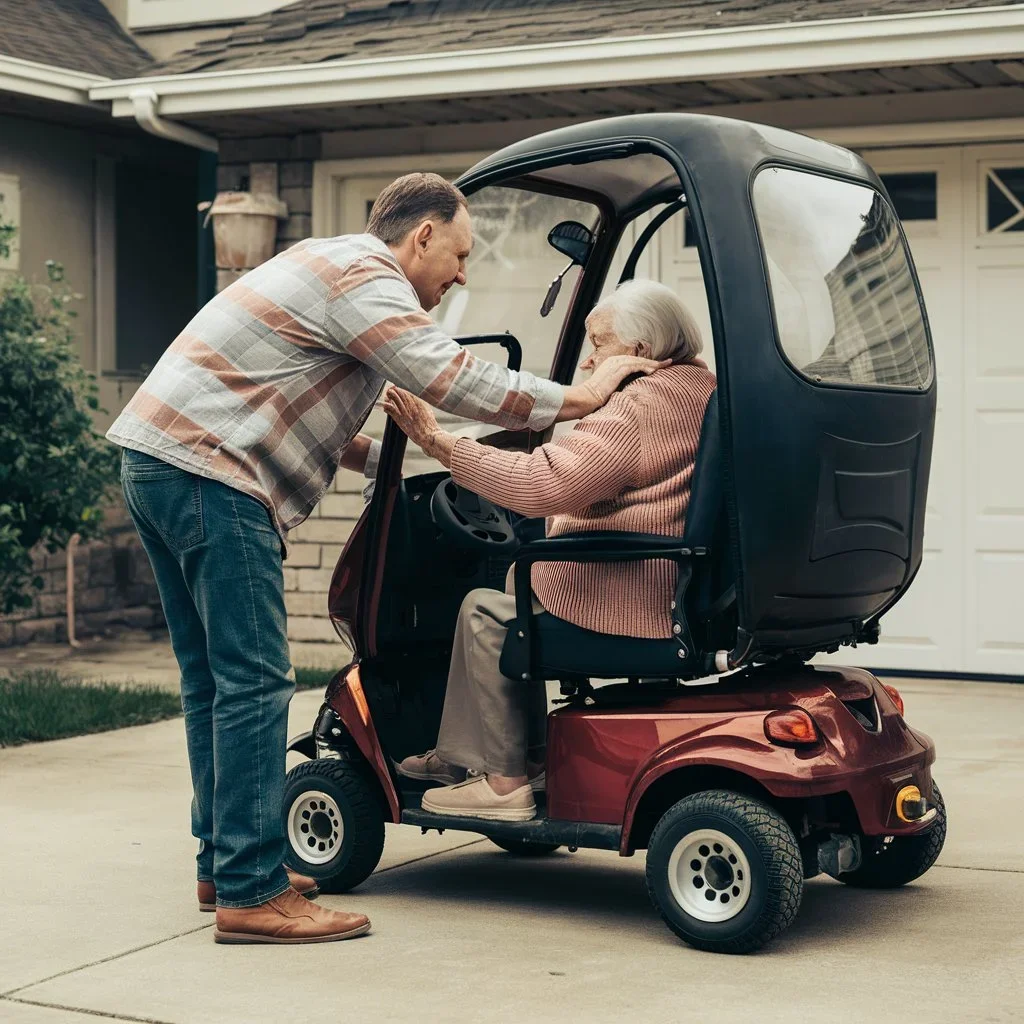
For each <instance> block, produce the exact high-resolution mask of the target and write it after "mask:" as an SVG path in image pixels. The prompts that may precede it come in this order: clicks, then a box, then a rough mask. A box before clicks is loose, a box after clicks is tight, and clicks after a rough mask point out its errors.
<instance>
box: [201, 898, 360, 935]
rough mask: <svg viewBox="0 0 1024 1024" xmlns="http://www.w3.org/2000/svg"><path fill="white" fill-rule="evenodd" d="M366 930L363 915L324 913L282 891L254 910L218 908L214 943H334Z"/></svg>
mask: <svg viewBox="0 0 1024 1024" xmlns="http://www.w3.org/2000/svg"><path fill="white" fill-rule="evenodd" d="M369 930H370V920H369V918H367V917H365V916H364V915H363V914H345V913H342V912H341V911H338V910H326V909H325V908H324V907H318V906H317V905H316V904H315V903H310V902H309V900H304V899H303V898H302V897H301V896H300V895H299V894H298V893H297V892H296V891H295V890H294V889H285V891H284V892H283V893H281V895H280V896H275V897H274V898H273V899H272V900H268V901H267V902H266V903H261V904H260V905H259V906H258V907H218V908H217V927H216V928H215V929H214V930H213V941H214V942H280V943H285V942H335V941H337V940H338V939H354V938H355V937H356V936H357V935H365V934H366V933H367V932H368V931H369Z"/></svg>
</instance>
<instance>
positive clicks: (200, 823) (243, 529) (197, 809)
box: [121, 449, 295, 907]
mask: <svg viewBox="0 0 1024 1024" xmlns="http://www.w3.org/2000/svg"><path fill="white" fill-rule="evenodd" d="M121 485H122V487H123V489H124V496H125V501H126V502H127V505H128V511H129V512H130V513H131V517H132V519H133V520H134V521H135V526H136V528H137V529H138V531H139V535H140V536H141V537H142V543H143V545H144V546H145V549H146V553H147V554H148V555H149V560H150V562H151V563H152V565H153V573H154V575H155V576H156V582H157V586H158V587H159V588H160V600H161V602H162V604H163V608H164V616H165V617H166V619H167V626H168V628H169V630H170V634H171V644H172V646H173V648H174V655H175V657H176V658H177V660H178V666H179V668H180V669H181V704H182V709H183V710H184V712H185V734H186V739H187V742H188V759H189V764H190V766H191V769H192V791H193V798H192V834H193V835H194V836H195V837H196V838H197V839H198V840H199V854H198V856H197V858H196V859H197V862H198V877H199V878H200V879H201V880H209V879H212V880H213V882H214V883H215V885H216V888H217V903H218V905H219V906H224V907H250V906H255V905H256V904H258V903H263V902H265V901H266V900H269V899H273V898H274V897H275V896H277V895H279V894H280V893H282V892H284V891H285V889H287V888H288V878H287V876H286V874H285V871H284V868H283V866H282V863H283V861H284V857H285V835H284V826H283V823H282V803H283V800H284V777H285V745H286V743H287V728H288V702H289V701H290V700H291V696H292V694H293V693H294V691H295V684H294V683H293V682H292V681H291V679H289V677H288V673H289V670H290V667H291V666H290V657H289V651H288V637H287V628H286V622H285V608H284V575H283V572H282V567H281V541H280V538H279V537H278V535H277V532H276V531H275V529H274V527H273V524H272V523H271V520H270V514H269V513H268V512H267V510H266V508H264V506H263V505H262V504H260V502H258V501H257V500H256V499H255V498H252V497H250V496H249V495H247V494H243V493H242V492H241V491H237V490H235V489H234V488H231V487H227V486H226V485H224V484H221V483H217V482H216V481H213V480H206V479H203V478H202V477H198V476H194V475H193V474H191V473H186V472H185V471H184V470H182V469H178V468H177V467H175V466H171V465H169V464H168V463H166V462H162V461H160V460H159V459H155V458H152V457H151V456H149V455H145V454H143V453H142V452H137V451H132V450H130V449H125V451H124V453H123V456H122V462H121Z"/></svg>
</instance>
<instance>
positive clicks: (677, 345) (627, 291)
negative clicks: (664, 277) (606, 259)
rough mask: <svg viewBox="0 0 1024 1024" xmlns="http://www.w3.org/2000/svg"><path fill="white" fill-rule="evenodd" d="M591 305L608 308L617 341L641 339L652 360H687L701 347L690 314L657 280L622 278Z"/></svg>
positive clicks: (628, 341) (697, 330) (698, 331)
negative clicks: (605, 294)
mask: <svg viewBox="0 0 1024 1024" xmlns="http://www.w3.org/2000/svg"><path fill="white" fill-rule="evenodd" d="M594 308H595V309H607V310H608V311H610V312H611V314H612V322H613V323H614V324H615V333H616V334H617V335H618V336H619V340H620V341H623V342H625V343H626V344H629V343H631V342H637V341H638V342H644V343H645V344H646V345H647V347H648V349H649V350H650V357H651V358H652V359H673V360H675V361H676V362H687V361H688V360H691V359H694V358H696V357H697V356H698V355H700V353H701V351H702V350H703V348H704V340H703V338H701V334H700V328H699V327H698V326H697V321H696V320H694V318H693V314H692V313H691V312H690V311H689V310H688V309H687V308H686V306H685V305H684V304H683V301H682V299H680V298H679V296H678V295H676V293H675V292H674V291H672V289H671V288H669V287H667V286H666V285H663V284H661V283H660V282H658V281H645V280H634V281H625V282H624V283H623V284H620V285H619V287H618V288H616V289H615V291H613V292H612V293H611V295H608V296H606V297H605V298H603V299H602V300H601V301H600V302H599V303H598V304H597V305H596V306H595V307H594Z"/></svg>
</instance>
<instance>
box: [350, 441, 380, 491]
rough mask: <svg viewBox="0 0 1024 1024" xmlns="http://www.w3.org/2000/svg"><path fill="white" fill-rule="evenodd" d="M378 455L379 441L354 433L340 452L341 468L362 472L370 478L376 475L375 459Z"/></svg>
mask: <svg viewBox="0 0 1024 1024" xmlns="http://www.w3.org/2000/svg"><path fill="white" fill-rule="evenodd" d="M379 456H380V441H375V440H374V439H373V438H372V437H367V436H366V434H356V436H355V437H353V438H352V440H351V441H349V443H348V447H347V448H346V449H345V450H344V452H342V454H341V460H340V461H341V466H342V468H343V469H351V470H354V471H355V472H356V473H362V474H363V475H364V476H366V477H369V478H370V479H371V480H372V479H373V478H374V477H376V475H377V459H378V458H379Z"/></svg>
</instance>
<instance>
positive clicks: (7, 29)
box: [0, 0, 215, 645]
mask: <svg viewBox="0 0 1024 1024" xmlns="http://www.w3.org/2000/svg"><path fill="white" fill-rule="evenodd" d="M154 65H155V60H154V58H153V57H152V56H151V55H150V54H149V53H148V52H146V50H145V49H143V48H142V47H141V46H140V45H139V44H138V43H137V42H136V41H135V40H133V39H132V37H131V36H130V35H129V34H128V33H127V32H126V31H125V30H124V29H123V28H122V27H121V26H120V25H119V24H118V22H117V20H116V19H115V18H114V17H113V15H112V14H111V13H110V12H109V11H108V10H107V9H106V8H105V7H104V6H103V4H102V3H100V0H75V2H74V3H68V2H62V0H36V2H33V3H31V4H25V3H19V2H14V0H0V196H2V197H3V198H2V200H0V217H2V219H3V220H4V221H5V222H13V223H14V225H15V226H16V228H17V235H16V238H15V246H14V250H13V252H12V253H11V255H10V256H9V257H8V258H7V259H6V260H3V261H0V284H2V281H3V279H4V278H5V277H8V276H9V275H10V274H12V273H14V272H19V273H21V274H23V275H24V276H25V277H26V278H28V279H29V280H30V281H33V280H34V281H45V280H46V270H45V261H46V260H48V259H53V260H56V261H58V262H60V263H63V264H64V267H65V270H66V274H67V280H68V282H69V284H70V285H71V286H72V288H73V289H74V290H75V291H76V292H78V293H79V294H80V295H81V298H80V299H79V300H78V301H77V302H76V303H75V306H74V311H75V312H76V313H77V319H76V322H75V323H76V333H77V337H78V340H79V344H80V354H81V358H82V361H83V363H84V365H85V366H86V367H87V368H88V369H89V370H91V371H93V372H95V373H96V374H97V375H98V378H99V384H100V401H101V405H103V406H104V407H105V408H106V409H108V410H111V411H116V410H117V409H118V408H119V407H120V406H121V405H123V403H124V401H125V400H126V399H125V397H124V396H125V393H126V392H125V389H126V387H127V388H129V389H133V388H134V386H135V384H136V382H137V381H138V380H141V379H142V377H143V375H144V373H145V371H146V369H147V368H148V367H149V366H152V364H153V363H154V362H155V361H156V359H157V358H158V356H159V354H160V352H161V351H162V349H163V347H164V346H165V345H166V343H167V338H168V336H173V334H174V332H175V331H176V329H178V328H179V327H180V325H181V324H182V323H183V322H184V321H185V320H187V319H188V318H189V317H190V316H191V312H192V311H193V310H194V309H195V307H196V304H197V302H198V300H199V291H198V289H199V276H200V275H199V269H198V268H199V258H200V254H199V253H198V252H197V232H196V216H197V214H196V202H197V197H198V192H197V190H198V189H199V188H200V186H201V175H200V165H201V162H202V161H201V155H200V154H201V152H202V151H200V150H197V149H196V148H195V147H191V146H186V145H183V144H181V143H177V142H169V141H164V140H160V139H156V138H154V137H153V136H152V135H150V134H148V133H146V132H145V131H143V130H142V129H141V128H140V127H139V126H138V124H136V123H135V122H134V121H122V120H117V119H114V118H112V117H111V116H110V105H109V103H104V102H102V101H94V100H91V99H90V98H89V90H90V89H91V88H92V87H93V86H95V85H98V84H102V83H104V82H107V81H110V80H111V79H116V78H122V77H124V76H126V75H129V76H131V75H142V74H145V73H146V72H148V71H149V70H151V69H152V68H153V67H154ZM209 164H210V166H209V170H208V173H207V179H208V184H209V192H210V193H211V194H212V192H213V189H214V183H213V175H214V173H215V160H214V159H213V157H212V156H210V157H209ZM108 523H109V527H110V532H109V535H108V539H107V540H106V541H104V542H99V543H94V544H91V545H89V547H88V548H83V549H82V550H81V552H80V554H79V556H78V560H77V563H76V566H75V583H76V588H77V594H76V609H77V611H78V613H79V615H78V622H79V628H80V630H81V631H82V632H88V631H96V630H99V629H102V628H104V627H105V626H107V625H110V624H112V623H121V624H122V625H127V626H135V627H138V626H150V625H155V624H158V623H159V622H161V621H162V619H161V615H160V603H159V596H158V594H157V591H156V588H155V585H154V583H153V581H152V574H151V572H150V570H149V564H148V561H147V559H146V557H145V553H144V552H143V551H142V549H141V545H140V543H139V540H138V537H137V536H136V534H135V530H134V528H133V527H132V525H131V523H130V521H129V520H128V519H127V516H126V514H125V513H124V510H123V509H122V508H119V507H117V506H115V507H114V508H113V509H112V510H111V512H110V514H109V516H108ZM37 566H38V568H39V569H40V570H41V572H42V576H43V578H44V581H45V588H44V590H43V591H42V592H41V593H40V594H39V595H38V596H37V597H36V599H35V604H34V607H33V608H32V609H29V610H27V611H25V612H22V613H18V614H17V615H14V616H11V617H8V618H6V619H0V645H2V644H5V643H12V642H27V641H29V640H33V639H36V640H53V639H56V638H57V637H58V636H61V637H62V636H63V631H64V624H65V609H66V596H65V590H66V587H65V582H66V580H65V576H66V558H65V556H64V554H63V553H58V554H55V555H47V554H45V553H42V552H41V553H40V554H39V555H38V558H37Z"/></svg>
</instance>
